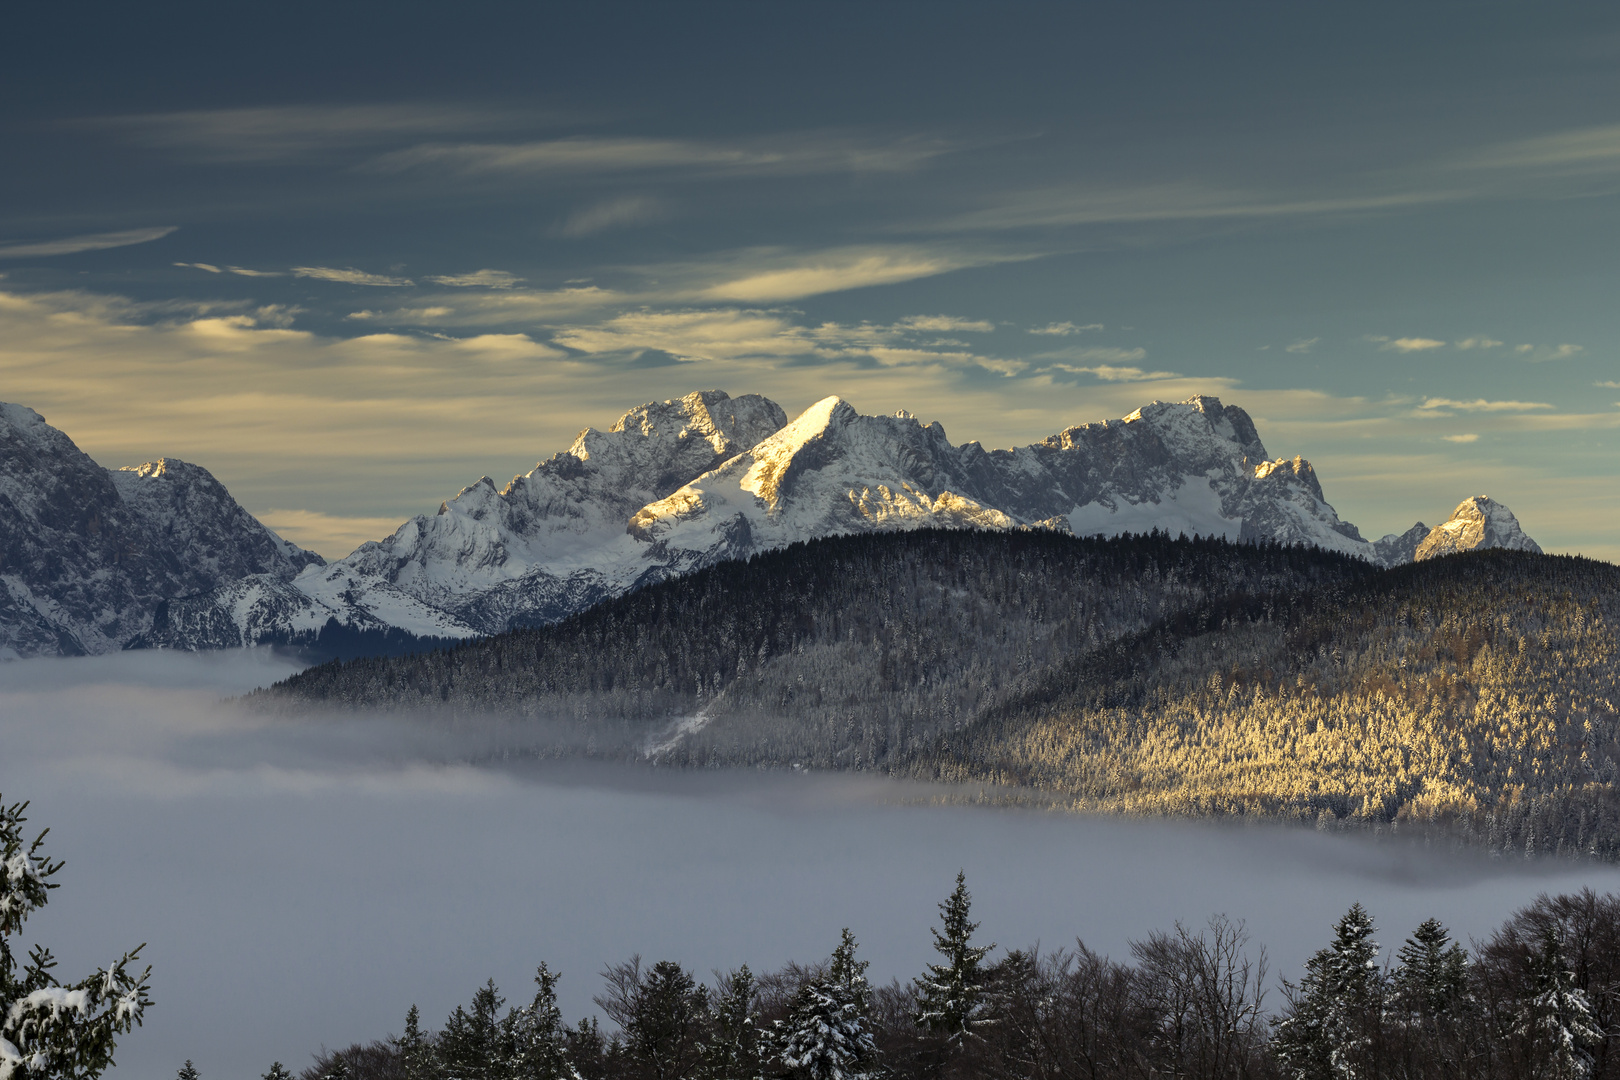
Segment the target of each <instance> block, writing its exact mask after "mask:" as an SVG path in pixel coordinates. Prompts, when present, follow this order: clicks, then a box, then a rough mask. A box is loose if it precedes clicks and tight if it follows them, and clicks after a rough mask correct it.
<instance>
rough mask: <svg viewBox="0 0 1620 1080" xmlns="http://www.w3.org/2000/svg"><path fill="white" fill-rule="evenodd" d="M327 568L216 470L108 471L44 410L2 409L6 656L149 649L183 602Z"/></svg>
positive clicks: (0, 556) (0, 624)
mask: <svg viewBox="0 0 1620 1080" xmlns="http://www.w3.org/2000/svg"><path fill="white" fill-rule="evenodd" d="M322 561H323V560H322V559H321V557H320V556H319V555H317V554H315V553H314V552H312V551H304V550H302V549H300V548H298V547H295V546H294V545H292V544H289V543H287V542H286V541H285V540H282V539H281V538H280V537H279V536H277V535H276V534H275V533H273V532H271V531H270V530H269V529H267V528H265V527H264V526H263V525H261V524H260V523H259V522H258V521H257V520H256V519H255V518H254V517H253V516H252V515H251V514H249V513H248V512H247V511H245V510H243V509H242V507H241V506H239V505H237V503H236V500H235V499H232V498H231V495H230V493H229V492H228V491H226V490H225V487H224V485H222V484H220V482H219V481H217V480H215V479H214V478H213V476H211V475H210V474H209V473H208V470H206V469H202V468H199V467H198V466H196V465H190V464H187V463H186V462H183V461H177V460H175V459H173V458H165V459H161V460H158V461H154V462H148V463H147V464H145V465H139V466H133V467H131V468H127V469H104V468H102V467H101V466H100V465H98V464H96V462H95V461H93V460H91V458H90V457H89V456H88V455H87V454H85V453H84V452H83V451H81V450H80V449H79V448H78V447H77V446H75V445H73V441H72V440H71V439H69V438H68V437H67V436H66V435H64V434H63V433H62V432H60V431H58V430H57V429H56V428H53V427H51V426H50V425H49V424H47V423H46V422H45V420H44V418H43V417H41V416H40V415H39V414H38V413H36V412H34V410H32V409H29V408H25V407H23V406H21V405H9V404H3V403H0V656H19V655H23V656H27V655H77V654H82V653H100V652H107V651H109V650H112V649H117V648H120V647H122V646H124V645H127V644H129V643H131V642H132V641H137V640H139V639H140V638H141V637H142V635H144V634H145V633H147V632H148V631H149V630H150V628H151V625H152V621H153V618H154V616H155V615H156V613H157V612H158V611H159V609H160V608H161V607H162V605H163V604H164V603H165V601H167V600H169V599H170V598H172V597H175V596H181V595H187V594H195V593H207V592H209V591H211V590H214V589H216V588H218V587H219V586H220V585H222V584H224V583H227V582H231V581H235V580H237V579H240V578H242V577H244V576H246V575H249V574H264V575H268V576H270V577H273V578H274V579H276V580H278V581H285V580H289V579H291V578H293V577H294V576H295V575H296V574H297V573H298V572H299V571H300V570H302V569H304V568H305V567H307V566H311V565H319V564H321V563H322Z"/></svg>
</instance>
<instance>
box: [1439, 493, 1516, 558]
mask: <svg viewBox="0 0 1620 1080" xmlns="http://www.w3.org/2000/svg"><path fill="white" fill-rule="evenodd" d="M1481 548H1507V549H1509V550H1512V551H1533V552H1536V553H1537V554H1539V553H1540V552H1541V546H1540V545H1539V544H1537V543H1536V542H1535V541H1534V540H1532V539H1530V537H1528V536H1526V535H1525V532H1524V530H1523V529H1522V528H1520V526H1519V519H1518V518H1516V517H1514V516H1513V511H1511V510H1509V509H1508V508H1507V507H1505V506H1503V505H1502V504H1501V503H1499V502H1497V501H1496V500H1495V499H1492V498H1489V497H1487V496H1484V495H1475V496H1473V497H1472V498H1468V499H1464V500H1463V501H1462V502H1461V503H1459V504H1457V509H1456V510H1454V511H1452V514H1451V517H1450V518H1449V519H1447V520H1446V521H1444V522H1442V523H1441V524H1439V525H1438V526H1436V527H1435V528H1434V530H1433V531H1432V532H1430V533H1429V535H1428V536H1427V537H1425V538H1424V540H1423V542H1422V543H1421V544H1419V545H1418V547H1417V550H1416V552H1415V553H1414V555H1413V557H1414V558H1415V559H1434V558H1438V557H1440V556H1441V555H1452V554H1455V553H1457V552H1459V551H1478V550H1480V549H1481Z"/></svg>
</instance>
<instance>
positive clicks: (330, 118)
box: [81, 103, 556, 163]
mask: <svg viewBox="0 0 1620 1080" xmlns="http://www.w3.org/2000/svg"><path fill="white" fill-rule="evenodd" d="M547 119H556V117H548V116H547V115H546V114H538V113H533V112H527V113H515V112H503V111H491V110H479V109H466V108H455V107H449V106H440V105H426V104H419V103H418V104H396V105H303V106H270V107H261V108H246V109H195V110H189V111H185V112H170V113H147V114H142V115H137V116H114V117H101V118H99V119H95V120H89V121H83V122H81V123H82V124H83V125H88V126H93V127H100V128H110V129H113V130H116V131H121V132H123V133H124V135H125V136H126V137H127V138H128V139H129V140H130V141H132V142H136V143H139V144H141V145H143V146H149V147H155V148H158V149H164V150H179V151H183V152H186V153H189V154H190V155H191V156H193V157H197V158H201V159H203V160H207V161H219V162H234V163H250V162H267V161H276V160H280V159H285V158H294V157H301V156H305V155H308V154H312V153H317V152H325V151H331V150H335V149H344V148H365V147H372V148H375V147H376V146H378V144H380V143H387V142H396V141H397V140H399V139H400V138H402V137H421V136H423V135H431V134H436V133H440V132H446V133H448V132H468V131H482V130H489V129H492V128H499V127H507V126H511V125H514V124H518V123H530V124H532V123H535V122H537V121H544V120H547Z"/></svg>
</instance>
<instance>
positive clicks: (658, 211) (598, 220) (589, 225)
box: [557, 195, 666, 236]
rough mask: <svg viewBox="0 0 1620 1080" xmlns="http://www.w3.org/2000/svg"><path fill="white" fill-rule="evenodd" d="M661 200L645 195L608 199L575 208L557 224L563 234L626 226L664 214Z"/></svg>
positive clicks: (597, 231) (581, 233)
mask: <svg viewBox="0 0 1620 1080" xmlns="http://www.w3.org/2000/svg"><path fill="white" fill-rule="evenodd" d="M665 212H666V209H665V206H664V204H663V202H662V201H660V200H658V199H654V198H650V197H648V196H645V195H627V196H624V197H622V198H618V199H608V200H606V201H604V202H599V203H593V204H592V205H590V206H587V207H584V208H582V209H579V210H576V211H574V212H573V213H572V214H569V215H568V217H566V218H564V219H563V222H562V224H560V225H559V226H557V232H558V233H559V234H561V235H563V236H590V235H591V234H592V233H599V232H605V231H607V230H609V229H623V228H627V227H629V226H631V225H640V224H641V223H643V222H646V221H653V220H655V219H657V218H660V217H662V216H664V214H665Z"/></svg>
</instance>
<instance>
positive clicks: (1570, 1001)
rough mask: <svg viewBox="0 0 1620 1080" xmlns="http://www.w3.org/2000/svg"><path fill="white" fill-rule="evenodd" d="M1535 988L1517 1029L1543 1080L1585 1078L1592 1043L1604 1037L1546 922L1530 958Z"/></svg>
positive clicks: (1588, 1068)
mask: <svg viewBox="0 0 1620 1080" xmlns="http://www.w3.org/2000/svg"><path fill="white" fill-rule="evenodd" d="M1530 975H1531V993H1530V996H1529V998H1528V999H1527V1000H1526V1001H1525V1002H1524V1004H1523V1005H1522V1006H1521V1007H1520V1009H1519V1015H1518V1022H1517V1024H1516V1025H1515V1032H1516V1034H1518V1035H1519V1036H1520V1037H1521V1038H1524V1039H1525V1040H1527V1041H1528V1042H1529V1043H1530V1052H1531V1055H1532V1060H1533V1061H1534V1062H1535V1064H1536V1076H1537V1077H1538V1078H1541V1080H1584V1078H1585V1077H1586V1076H1587V1075H1589V1074H1590V1072H1591V1070H1592V1055H1591V1052H1590V1050H1589V1048H1590V1047H1593V1046H1595V1045H1597V1044H1598V1043H1599V1042H1601V1041H1602V1039H1603V1033H1602V1032H1600V1031H1598V1030H1597V1029H1596V1028H1594V1027H1593V1026H1592V1009H1591V1003H1590V1002H1589V1001H1588V1000H1587V997H1586V994H1585V993H1584V992H1583V991H1582V990H1581V989H1580V987H1578V986H1576V985H1575V973H1574V972H1572V971H1570V970H1569V964H1568V963H1567V962H1566V961H1565V960H1564V950H1563V946H1562V943H1561V942H1560V941H1559V940H1558V933H1557V931H1556V930H1555V929H1554V928H1553V927H1551V926H1548V927H1544V928H1543V929H1542V932H1541V949H1540V951H1539V952H1537V953H1534V954H1532V956H1531V962H1530Z"/></svg>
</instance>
